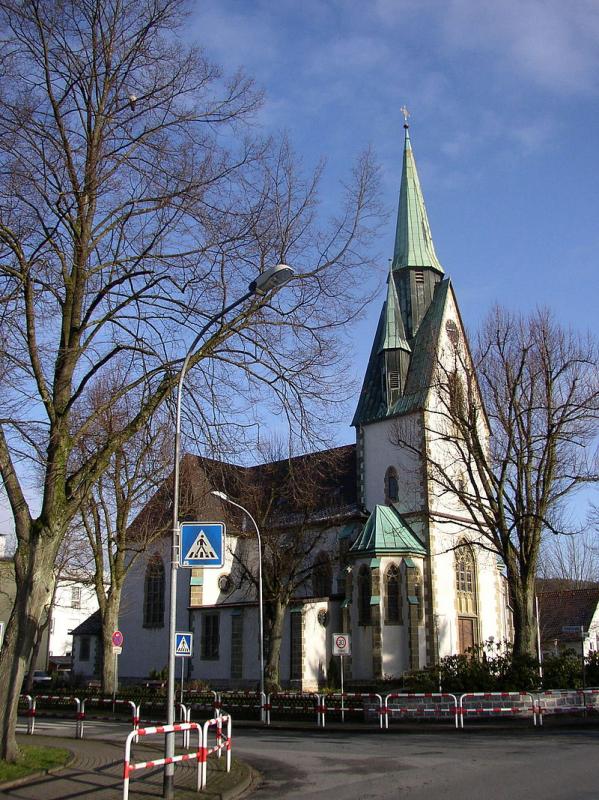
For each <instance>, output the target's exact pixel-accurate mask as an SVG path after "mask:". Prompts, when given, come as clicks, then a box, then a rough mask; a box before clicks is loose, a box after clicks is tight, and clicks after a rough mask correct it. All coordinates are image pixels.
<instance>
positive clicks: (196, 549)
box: [179, 522, 225, 568]
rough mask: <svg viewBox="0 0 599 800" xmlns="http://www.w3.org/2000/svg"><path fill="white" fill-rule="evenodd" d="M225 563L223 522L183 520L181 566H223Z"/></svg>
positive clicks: (180, 549)
mask: <svg viewBox="0 0 599 800" xmlns="http://www.w3.org/2000/svg"><path fill="white" fill-rule="evenodd" d="M224 563H225V525H224V523H223V522H182V523H181V546H180V547H179V566H180V567H215V568H219V567H222V566H223V564H224Z"/></svg>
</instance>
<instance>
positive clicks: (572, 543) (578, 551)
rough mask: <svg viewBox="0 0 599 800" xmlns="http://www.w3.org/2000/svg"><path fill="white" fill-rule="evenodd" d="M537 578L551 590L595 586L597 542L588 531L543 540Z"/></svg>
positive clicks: (598, 561) (598, 573) (598, 562)
mask: <svg viewBox="0 0 599 800" xmlns="http://www.w3.org/2000/svg"><path fill="white" fill-rule="evenodd" d="M537 576H538V577H539V578H542V579H543V580H544V581H547V582H550V583H551V586H552V588H555V589H559V588H568V589H584V588H585V586H588V585H589V584H590V583H597V582H599V540H598V537H597V533H596V531H594V530H592V528H587V529H586V530H584V531H582V532H580V533H576V534H573V535H571V536H555V535H554V534H552V533H549V534H547V535H546V536H545V537H544V538H543V542H542V545H541V553H540V557H539V568H538V571H537Z"/></svg>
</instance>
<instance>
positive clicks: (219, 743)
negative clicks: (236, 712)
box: [123, 715, 232, 800]
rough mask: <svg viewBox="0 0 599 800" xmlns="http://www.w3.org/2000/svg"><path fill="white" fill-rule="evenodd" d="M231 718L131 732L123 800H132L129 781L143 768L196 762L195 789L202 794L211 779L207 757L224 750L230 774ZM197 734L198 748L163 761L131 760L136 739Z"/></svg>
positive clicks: (126, 744)
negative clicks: (212, 731)
mask: <svg viewBox="0 0 599 800" xmlns="http://www.w3.org/2000/svg"><path fill="white" fill-rule="evenodd" d="M223 725H225V726H226V734H224V735H223V732H222V730H223ZM231 727H232V726H231V717H230V715H223V716H219V717H215V718H214V719H210V720H208V721H207V722H204V723H203V724H201V723H199V722H182V723H178V724H176V725H156V726H154V727H151V728H137V729H136V730H133V731H131V733H130V734H129V735H128V736H127V740H126V742H125V754H124V758H123V800H128V798H129V782H130V780H131V775H132V773H134V772H137V771H139V770H143V769H153V768H154V767H163V766H166V765H167V764H178V763H182V762H185V761H196V762H197V768H198V769H197V781H196V790H197V791H198V792H199V791H200V790H201V789H203V788H204V787H205V786H206V783H207V779H208V772H207V761H208V757H209V756H210V755H212V754H213V753H217V754H218V755H220V754H221V753H222V750H223V749H224V750H225V751H226V753H227V764H226V767H227V772H230V771H231ZM211 728H214V729H215V730H216V732H217V735H216V743H215V744H214V745H212V746H210V745H209V742H208V735H209V731H210V729H211ZM187 731H189V732H190V733H191V731H195V732H196V733H197V749H195V750H191V751H188V752H186V753H180V754H178V755H174V756H169V757H168V758H167V757H166V756H165V757H164V758H157V759H153V760H151V761H137V762H134V761H131V747H132V745H133V741H134V739H135V740H137V738H143V737H146V736H158V735H160V736H162V735H164V734H166V733H179V732H181V733H185V732H187Z"/></svg>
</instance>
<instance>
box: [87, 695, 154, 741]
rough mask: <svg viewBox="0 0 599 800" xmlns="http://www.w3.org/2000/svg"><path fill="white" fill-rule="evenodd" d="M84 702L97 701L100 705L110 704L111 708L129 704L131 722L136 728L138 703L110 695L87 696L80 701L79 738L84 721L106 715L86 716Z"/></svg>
mask: <svg viewBox="0 0 599 800" xmlns="http://www.w3.org/2000/svg"><path fill="white" fill-rule="evenodd" d="M86 703H99V704H100V705H109V704H110V705H112V707H113V709H114V707H115V706H117V705H121V706H129V708H130V709H131V724H132V726H133V727H134V728H137V727H138V725H139V718H140V709H141V706H140V705H136V703H135V701H134V700H113V699H112V698H111V697H87V698H83V700H82V701H81V708H80V719H81V736H80V738H81V739H83V726H84V724H85V721H86V720H88V719H98V720H104V719H106V717H100V716H98V717H94V716H88V715H87V712H86V710H85V704H86Z"/></svg>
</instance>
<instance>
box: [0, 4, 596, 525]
mask: <svg viewBox="0 0 599 800" xmlns="http://www.w3.org/2000/svg"><path fill="white" fill-rule="evenodd" d="M193 5H194V11H193V13H192V17H191V19H190V24H189V28H188V35H189V38H190V39H191V40H195V41H198V42H200V43H201V44H202V45H203V47H204V48H205V50H206V53H207V54H208V55H209V56H210V57H211V58H212V59H213V60H214V61H215V62H217V63H219V64H221V65H222V66H223V67H224V69H225V70H226V71H232V70H234V69H236V68H238V67H240V66H241V67H243V68H244V69H245V70H246V71H247V72H248V73H249V74H250V75H253V76H254V77H255V79H256V81H257V83H258V85H259V86H261V87H262V88H263V89H264V90H265V92H266V100H265V104H264V106H263V108H262V110H261V111H260V113H259V118H258V121H259V123H260V125H261V126H262V127H263V128H264V131H265V132H271V131H272V132H275V131H280V130H287V131H288V132H289V134H290V136H291V138H292V140H293V142H294V144H295V147H296V149H297V151H298V153H299V154H300V155H301V157H302V158H303V160H304V163H305V165H306V168H309V167H310V166H311V165H315V164H316V162H317V161H318V160H319V158H320V157H321V156H324V157H325V158H326V160H327V173H326V174H327V183H326V184H325V187H326V188H327V189H330V191H331V192H333V191H334V188H335V186H336V183H337V181H338V179H340V178H343V177H344V176H346V175H347V171H348V170H349V168H350V166H351V164H352V161H353V160H354V158H355V157H356V155H357V154H358V153H359V152H360V151H361V150H363V149H364V148H365V147H366V146H369V145H371V146H372V147H373V149H374V151H375V153H376V156H377V158H378V161H379V163H380V165H381V168H382V178H383V199H384V202H385V204H386V207H387V209H388V211H389V220H388V223H387V225H386V227H385V229H384V231H383V234H382V235H381V238H380V241H379V242H378V245H377V253H378V263H379V270H378V272H377V273H376V274H373V285H375V284H376V283H377V282H381V283H382V279H383V277H384V276H385V274H386V270H387V263H388V258H389V257H390V256H391V254H392V246H393V235H394V217H395V212H396V206H397V196H398V191H399V180H400V169H401V154H402V147H403V129H402V123H403V118H402V116H401V113H400V110H399V109H400V107H401V106H402V105H403V104H404V103H405V104H406V105H407V106H408V108H409V109H410V111H411V118H410V123H411V138H412V143H413V147H414V152H415V156H416V161H417V165H418V170H419V174H420V179H421V182H422V186H423V190H424V196H425V200H426V204H427V208H428V213H429V218H430V222H431V227H432V232H433V237H434V241H435V246H436V249H437V254H438V256H439V258H440V260H441V263H442V264H443V266H444V268H445V271H446V273H447V274H449V275H450V276H451V278H452V280H453V283H454V286H455V287H456V291H457V294H458V299H459V302H460V306H461V310H462V315H463V317H464V319H465V321H466V324H467V325H469V326H470V327H471V328H474V327H476V324H477V322H478V320H479V319H480V318H481V317H482V316H484V315H485V313H486V312H487V310H488V309H489V308H490V307H491V306H492V305H493V304H494V303H496V302H498V303H501V304H504V305H506V306H509V307H511V308H521V309H527V308H533V307H534V306H535V305H548V306H550V307H552V308H554V309H555V311H556V313H557V315H558V317H559V319H560V320H561V321H562V322H563V323H565V324H568V325H572V326H573V327H576V328H590V329H593V330H595V332H597V307H598V305H599V278H598V273H599V263H598V262H599V258H598V255H597V254H598V253H599V190H598V176H599V131H598V125H599V110H598V109H599V3H598V2H597V0H573V2H570V3H564V2H563V0H560V1H559V2H556V0H445V1H444V2H441V1H440V0H361V1H360V2H358V1H356V0H319V1H317V0H301V2H300V1H299V0H201V2H196V3H194V4H193ZM382 301H383V295H382V291H381V293H380V295H379V297H378V298H377V300H376V301H375V302H374V303H373V304H372V305H371V307H370V309H369V311H368V313H367V315H366V316H365V318H364V319H363V320H362V321H361V322H360V323H358V324H356V325H355V326H354V327H353V328H352V330H350V331H348V334H349V336H350V342H349V343H348V347H350V348H351V350H350V352H355V353H356V355H355V363H354V371H355V377H356V379H357V380H358V381H360V380H361V379H362V377H363V374H364V370H365V367H366V361H367V357H368V350H369V347H370V343H371V341H372V338H373V336H374V331H375V326H376V320H377V318H378V314H379V311H380V305H381V303H382ZM352 411H353V408H348V409H347V415H346V417H345V418H344V419H342V420H340V423H339V426H338V428H337V431H336V438H337V441H338V443H345V442H349V441H352V440H353V430H352V429H351V428H350V427H349V421H350V419H351V413H352ZM2 506H3V503H2V498H1V497H0V530H2V529H6V528H7V527H9V526H10V524H11V523H10V514H9V513H8V511H7V509H6V508H3V507H2Z"/></svg>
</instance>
